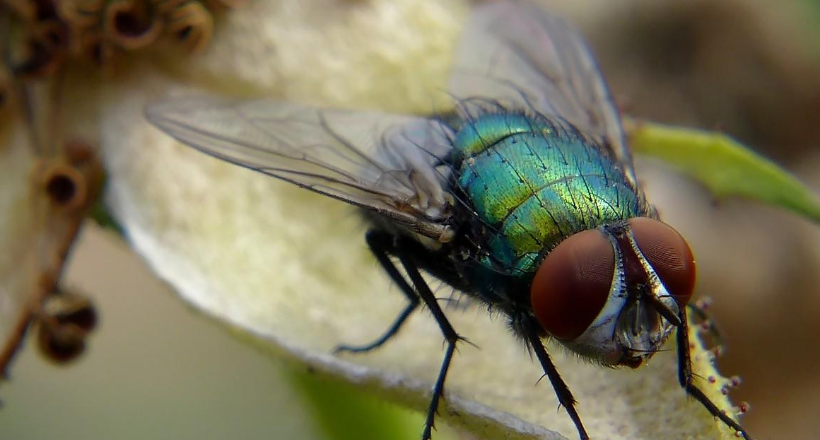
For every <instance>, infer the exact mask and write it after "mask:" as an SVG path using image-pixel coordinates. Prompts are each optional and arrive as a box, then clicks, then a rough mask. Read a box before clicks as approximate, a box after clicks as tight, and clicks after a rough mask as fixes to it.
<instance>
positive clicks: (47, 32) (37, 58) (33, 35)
mask: <svg viewBox="0 0 820 440" xmlns="http://www.w3.org/2000/svg"><path fill="white" fill-rule="evenodd" d="M68 38H69V37H68V28H67V27H66V25H65V24H64V23H62V22H60V21H58V20H56V19H55V20H45V21H42V22H37V23H36V24H33V25H32V26H31V27H30V28H29V32H28V36H27V38H26V42H25V47H24V49H23V57H22V61H19V62H17V63H15V64H14V65H13V66H12V67H11V71H12V74H13V75H14V76H18V77H21V78H33V77H42V76H48V75H51V74H52V73H54V72H55V71H56V70H57V68H58V67H59V65H60V63H62V61H63V60H64V59H65V56H66V52H67V48H68Z"/></svg>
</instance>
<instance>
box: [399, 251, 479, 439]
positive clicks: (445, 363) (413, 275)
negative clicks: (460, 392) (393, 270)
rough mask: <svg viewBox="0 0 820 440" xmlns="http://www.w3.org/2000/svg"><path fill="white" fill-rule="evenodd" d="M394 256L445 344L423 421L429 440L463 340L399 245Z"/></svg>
mask: <svg viewBox="0 0 820 440" xmlns="http://www.w3.org/2000/svg"><path fill="white" fill-rule="evenodd" d="M400 240H401V239H400ZM395 255H396V256H397V257H398V258H399V261H400V262H401V264H402V266H403V267H404V270H405V272H407V276H408V277H410V281H412V282H413V285H414V286H416V292H417V293H418V295H419V297H420V298H421V300H422V301H424V304H425V305H426V306H427V308H428V309H430V312H431V313H432V314H433V317H434V318H435V319H436V322H437V323H438V326H439V328H440V329H441V333H442V335H444V339H445V343H446V344H447V349H446V350H445V352H444V359H442V361H441V368H440V369H439V372H438V378H436V383H435V385H433V396H432V398H431V399H430V406H429V407H428V409H427V419H426V420H425V421H424V432H423V433H422V434H421V438H422V440H429V439H430V437H431V436H432V431H433V428H434V425H435V417H436V413H437V412H438V404H439V400H441V398H442V397H443V393H444V380H445V378H446V377H447V370H449V369H450V361H451V360H452V359H453V353H454V352H455V349H456V343H457V342H458V341H459V340H463V338H462V337H460V336H459V335H458V333H456V331H455V329H454V328H453V326H452V325H451V324H450V321H448V320H447V317H446V316H445V315H444V312H443V311H442V310H441V307H440V306H439V305H438V302H437V300H436V296H435V295H434V294H433V291H432V290H430V286H428V285H427V282H426V281H424V278H422V276H421V272H419V269H418V267H417V266H416V263H414V262H413V261H412V259H411V258H410V257H409V256H408V253H407V252H406V251H403V250H402V248H401V246H400V245H399V246H397V249H396V252H395Z"/></svg>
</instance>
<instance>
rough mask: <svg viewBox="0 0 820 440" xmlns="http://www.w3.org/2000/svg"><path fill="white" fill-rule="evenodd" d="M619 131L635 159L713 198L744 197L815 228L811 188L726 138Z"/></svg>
mask: <svg viewBox="0 0 820 440" xmlns="http://www.w3.org/2000/svg"><path fill="white" fill-rule="evenodd" d="M624 127H625V129H626V132H627V136H628V137H629V141H630V144H631V147H632V150H633V151H634V152H635V153H637V154H642V155H645V156H652V157H656V158H658V159H662V160H663V161H665V162H666V163H668V164H669V165H671V166H672V167H674V168H675V169H677V170H678V171H680V172H681V173H683V174H685V175H687V176H689V177H691V178H692V179H695V180H697V181H698V182H700V183H702V184H703V185H705V186H706V187H707V188H708V189H709V191H711V192H712V194H714V195H715V197H719V198H720V197H733V196H738V197H744V198H747V199H751V200H756V201H759V202H763V203H768V204H771V205H774V206H778V207H781V208H785V209H788V210H791V211H793V212H795V213H797V214H799V215H801V216H803V217H806V218H808V219H809V220H812V221H814V222H817V223H820V199H818V197H817V195H816V194H815V193H814V192H813V191H812V190H811V189H810V188H808V187H807V186H806V185H804V184H803V183H802V182H800V181H799V180H798V179H797V178H795V177H794V176H793V175H791V174H790V173H789V172H788V171H786V170H785V169H783V168H781V167H780V166H778V165H777V164H775V163H774V162H772V161H770V160H768V159H766V158H764V157H762V156H760V155H759V154H757V153H755V152H753V151H752V150H750V149H749V148H748V147H746V146H744V145H743V144H741V143H740V142H738V141H736V140H734V139H732V138H731V137H729V136H727V135H725V134H721V133H717V132H712V131H703V130H696V129H692V128H680V127H670V126H665V125H661V124H654V123H650V122H644V121H626V122H625V123H624Z"/></svg>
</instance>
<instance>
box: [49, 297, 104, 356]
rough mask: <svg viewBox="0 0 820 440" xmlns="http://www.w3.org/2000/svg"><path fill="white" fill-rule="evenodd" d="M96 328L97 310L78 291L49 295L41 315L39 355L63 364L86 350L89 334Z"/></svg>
mask: <svg viewBox="0 0 820 440" xmlns="http://www.w3.org/2000/svg"><path fill="white" fill-rule="evenodd" d="M96 326H97V311H96V309H95V308H94V305H93V304H92V303H91V301H90V300H89V299H88V298H86V297H85V296H83V295H80V294H77V293H75V292H69V291H62V292H55V293H53V294H51V295H49V296H48V297H47V298H46V299H45V301H44V302H43V305H42V307H41V310H40V313H39V327H38V331H37V342H38V346H39V348H40V352H41V353H42V354H43V355H44V356H46V357H47V358H49V359H50V360H52V361H54V362H56V363H58V364H63V363H67V362H70V361H72V360H74V359H76V358H77V357H78V356H79V355H80V354H82V353H83V352H84V351H85V346H86V344H85V341H86V339H87V338H88V334H89V333H90V332H91V331H93V330H94V328H96Z"/></svg>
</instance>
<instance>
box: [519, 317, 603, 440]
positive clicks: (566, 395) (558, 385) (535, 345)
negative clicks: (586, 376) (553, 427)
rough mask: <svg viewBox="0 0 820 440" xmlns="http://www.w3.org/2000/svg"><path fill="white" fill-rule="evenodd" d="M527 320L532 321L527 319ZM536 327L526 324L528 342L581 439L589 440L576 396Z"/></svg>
mask: <svg viewBox="0 0 820 440" xmlns="http://www.w3.org/2000/svg"><path fill="white" fill-rule="evenodd" d="M525 322H530V321H529V320H527V321H525ZM536 328H537V327H536V326H535V325H534V324H532V323H528V324H525V332H526V336H527V342H529V345H530V347H531V348H532V350H533V351H534V352H535V356H536V357H537V358H538V362H540V363H541V368H543V369H544V373H545V374H546V375H547V377H548V378H549V380H550V383H552V388H553V389H554V390H555V395H556V396H558V403H559V404H560V405H561V406H563V407H564V408H565V409H566V410H567V413H569V418H570V419H572V423H574V424H575V428H576V429H577V430H578V435H579V436H580V437H581V440H589V434H587V430H586V428H584V424H583V422H581V416H579V415H578V411H577V410H576V409H575V404H576V403H577V402H576V401H575V397H573V395H572V392H571V391H570V390H569V387H568V386H567V383H566V382H564V379H562V378H561V375H560V374H559V373H558V369H556V368H555V364H553V363H552V359H550V355H549V354H548V353H547V349H546V348H545V347H544V343H543V342H541V338H540V337H539V336H538V332H537V331H536Z"/></svg>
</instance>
